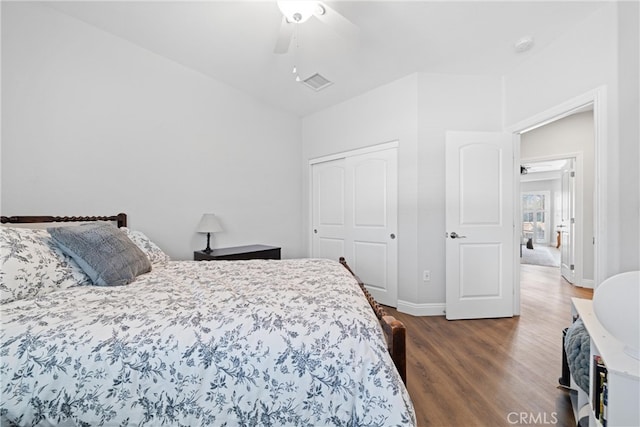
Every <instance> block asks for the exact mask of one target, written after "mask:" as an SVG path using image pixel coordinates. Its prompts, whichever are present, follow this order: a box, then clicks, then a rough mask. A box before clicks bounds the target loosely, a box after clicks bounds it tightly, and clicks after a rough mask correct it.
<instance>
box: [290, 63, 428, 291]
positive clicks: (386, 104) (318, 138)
mask: <svg viewBox="0 0 640 427" xmlns="http://www.w3.org/2000/svg"><path fill="white" fill-rule="evenodd" d="M417 107H418V100H417V75H415V74H414V75H410V76H408V77H405V78H402V79H400V80H397V81H395V82H392V83H390V84H387V85H384V86H381V87H379V88H377V89H375V90H373V91H370V92H367V93H366V94H364V95H361V96H358V97H355V98H353V99H351V100H349V101H347V102H344V103H341V104H338V105H335V106H333V107H331V108H328V109H326V110H323V111H321V112H319V113H316V114H312V115H309V116H307V117H305V118H304V119H303V120H302V137H303V150H302V158H303V171H302V174H303V175H302V176H303V177H304V178H303V179H304V185H303V189H304V197H303V209H304V210H305V212H307V215H306V216H305V222H304V227H303V235H304V239H305V242H306V247H307V248H309V241H310V235H311V234H310V233H311V229H310V225H309V216H308V212H309V197H310V195H309V191H308V190H309V180H308V176H309V160H310V159H314V158H318V157H322V156H325V155H328V154H334V153H341V152H345V151H349V150H353V149H356V148H362V147H367V146H371V145H376V144H380V143H383V142H389V141H395V140H397V141H398V187H399V188H398V205H399V206H398V227H399V229H398V233H397V235H398V254H399V255H398V257H399V262H398V267H399V268H398V283H399V286H398V298H399V299H401V300H415V295H416V292H417V290H416V263H417V260H416V256H417V240H418V229H417V194H416V191H417V155H416V153H417V147H416V144H417V133H418V128H417Z"/></svg>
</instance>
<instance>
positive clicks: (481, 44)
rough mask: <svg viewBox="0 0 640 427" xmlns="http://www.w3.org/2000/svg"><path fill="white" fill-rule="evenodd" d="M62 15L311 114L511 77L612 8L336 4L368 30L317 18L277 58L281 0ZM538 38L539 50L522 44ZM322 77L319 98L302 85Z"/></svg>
mask: <svg viewBox="0 0 640 427" xmlns="http://www.w3.org/2000/svg"><path fill="white" fill-rule="evenodd" d="M44 3H45V4H47V5H48V6H50V7H53V8H55V9H57V10H58V11H60V12H62V13H65V14H67V15H70V16H72V17H75V18H77V19H80V20H82V21H84V22H86V23H88V24H90V25H93V26H95V27H98V28H100V29H102V30H104V31H107V32H109V33H112V34H114V35H116V36H118V37H121V38H123V39H125V40H128V41H130V42H132V43H135V44H136V45H139V46H141V47H143V48H145V49H148V50H150V51H152V52H154V53H156V54H158V55H161V56H163V57H165V58H168V59H170V60H173V61H175V62H178V63H180V64H182V65H184V66H186V67H188V68H191V69H193V70H197V71H199V72H200V73H202V74H204V75H207V76H210V77H212V78H214V79H216V80H217V81H220V82H223V83H226V84H228V85H229V86H232V87H234V88H236V89H238V90H241V91H243V92H246V93H248V94H250V95H251V96H253V97H255V98H257V99H259V100H261V101H263V102H265V103H267V104H269V105H271V106H274V107H276V108H278V109H281V110H283V111H287V112H290V113H293V114H295V115H297V116H305V115H308V114H310V113H313V112H315V111H319V110H321V109H324V108H326V107H328V106H331V105H334V104H337V103H340V102H342V101H344V100H347V99H349V98H352V97H354V96H357V95H359V94H361V93H364V92H366V91H368V90H371V89H373V88H375V87H377V86H380V85H383V84H385V83H388V82H391V81H393V80H396V79H398V78H401V77H403V76H406V75H409V74H411V73H415V72H430V73H448V74H494V75H503V74H504V73H505V72H507V71H509V70H510V69H511V68H513V67H515V66H517V65H518V64H520V63H522V62H523V61H525V60H526V59H527V58H528V57H530V56H531V55H535V54H536V52H539V51H540V50H542V49H544V48H545V47H546V46H548V45H549V44H550V43H553V41H554V40H555V39H557V38H558V37H559V36H560V35H562V34H563V33H565V32H566V31H568V30H570V28H571V27H572V26H573V25H576V24H577V23H579V22H581V21H583V20H584V19H586V18H587V17H588V16H589V15H590V14H592V13H594V12H595V11H596V10H598V9H599V8H600V7H602V5H603V4H604V3H602V2H597V1H590V0H586V1H575V0H574V1H567V2H563V1H549V2H541V1H528V2H527V1H502V2H488V1H478V0H475V1H467V2H462V1H449V2H444V1H331V2H326V4H327V5H329V6H330V7H331V8H333V9H334V10H336V11H338V12H339V13H341V14H342V15H343V16H344V17H346V18H347V19H349V20H350V21H351V22H353V23H354V24H355V25H357V26H358V27H359V28H360V31H359V34H358V36H357V37H344V36H342V35H341V34H339V33H338V32H337V31H335V30H334V29H333V28H332V27H330V26H328V25H326V24H324V23H322V22H321V21H319V20H318V19H316V18H311V19H310V20H309V21H307V22H305V23H302V24H299V27H298V40H299V41H298V44H297V45H298V47H297V48H295V45H292V46H291V47H290V49H289V52H288V53H286V54H275V53H274V47H275V43H276V39H277V36H278V31H279V28H280V24H281V19H282V14H281V12H280V10H279V9H278V6H277V4H276V2H275V1H195V2H191V1H158V2H156V1H69V2H57V1H47V2H44ZM524 36H533V37H534V39H535V42H534V45H533V48H532V49H531V50H529V51H527V52H524V53H517V52H516V51H515V49H514V44H515V43H516V42H517V41H518V40H519V39H521V38H522V37H524ZM294 65H296V66H297V68H298V73H299V74H300V77H302V78H303V79H305V78H307V77H309V76H311V75H312V74H314V73H316V72H318V73H320V74H321V75H323V76H324V77H326V78H327V79H329V80H331V81H333V82H334V83H333V84H332V85H331V86H329V87H327V88H326V89H323V90H321V91H319V92H316V91H314V90H312V89H310V88H308V87H306V86H304V85H302V84H300V83H297V82H296V81H295V76H294V75H293V74H292V68H293V66H294Z"/></svg>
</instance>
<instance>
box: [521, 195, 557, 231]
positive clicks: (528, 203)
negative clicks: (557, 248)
mask: <svg viewBox="0 0 640 427" xmlns="http://www.w3.org/2000/svg"><path fill="white" fill-rule="evenodd" d="M549 203H550V192H549V191H538V192H527V193H522V235H523V237H524V238H525V240H528V239H533V241H534V242H535V243H549V231H548V230H549V226H550V225H549V224H548V221H549V220H548V218H549Z"/></svg>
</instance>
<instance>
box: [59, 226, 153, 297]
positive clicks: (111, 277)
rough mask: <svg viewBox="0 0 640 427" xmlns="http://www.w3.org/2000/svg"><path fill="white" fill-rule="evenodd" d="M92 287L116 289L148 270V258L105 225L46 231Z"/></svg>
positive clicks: (121, 235) (123, 235) (125, 238)
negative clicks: (93, 285) (91, 283)
mask: <svg viewBox="0 0 640 427" xmlns="http://www.w3.org/2000/svg"><path fill="white" fill-rule="evenodd" d="M47 231H49V234H51V238H52V239H53V241H54V242H55V243H56V245H58V247H59V248H60V249H61V250H62V251H63V252H64V253H66V254H68V255H70V256H71V257H72V258H73V259H74V260H75V261H76V262H77V263H78V265H79V266H80V268H82V270H83V271H84V272H85V273H86V274H87V275H88V276H89V277H90V278H91V281H92V282H93V284H95V285H99V286H118V285H126V284H128V283H131V282H132V281H133V279H135V278H136V276H138V275H140V274H143V273H147V272H149V271H151V263H150V262H149V258H147V256H146V255H145V254H144V252H142V251H141V250H140V249H139V248H138V247H137V246H136V245H135V244H134V243H133V242H132V241H131V240H130V239H129V238H128V237H127V236H126V235H125V234H124V233H123V232H122V231H120V230H118V229H117V228H116V227H114V226H113V225H111V224H108V223H95V224H83V225H79V226H77V227H56V228H48V229H47Z"/></svg>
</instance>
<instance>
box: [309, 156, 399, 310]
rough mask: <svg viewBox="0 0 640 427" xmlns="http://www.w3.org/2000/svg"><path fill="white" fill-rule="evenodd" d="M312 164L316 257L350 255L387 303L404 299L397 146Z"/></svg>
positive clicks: (350, 260)
mask: <svg viewBox="0 0 640 427" xmlns="http://www.w3.org/2000/svg"><path fill="white" fill-rule="evenodd" d="M364 151H365V152H362V151H358V152H355V153H351V154H345V156H344V157H340V158H334V159H331V160H327V161H320V162H318V163H312V164H311V180H312V208H311V210H312V212H311V217H312V234H311V236H312V237H311V241H312V245H311V252H312V253H311V255H312V257H316V258H328V259H333V260H337V259H338V258H340V257H341V256H343V257H345V258H346V260H347V262H348V263H349V265H350V266H351V268H352V269H353V270H354V272H355V273H356V274H357V275H358V276H359V277H360V279H362V281H363V282H364V283H365V285H366V287H367V289H368V290H369V292H371V294H372V295H373V297H374V298H376V300H377V301H378V302H380V303H381V304H385V305H389V306H393V307H395V306H397V301H398V230H397V224H398V170H397V169H398V161H397V148H396V147H392V148H386V149H380V150H374V151H369V150H364Z"/></svg>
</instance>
